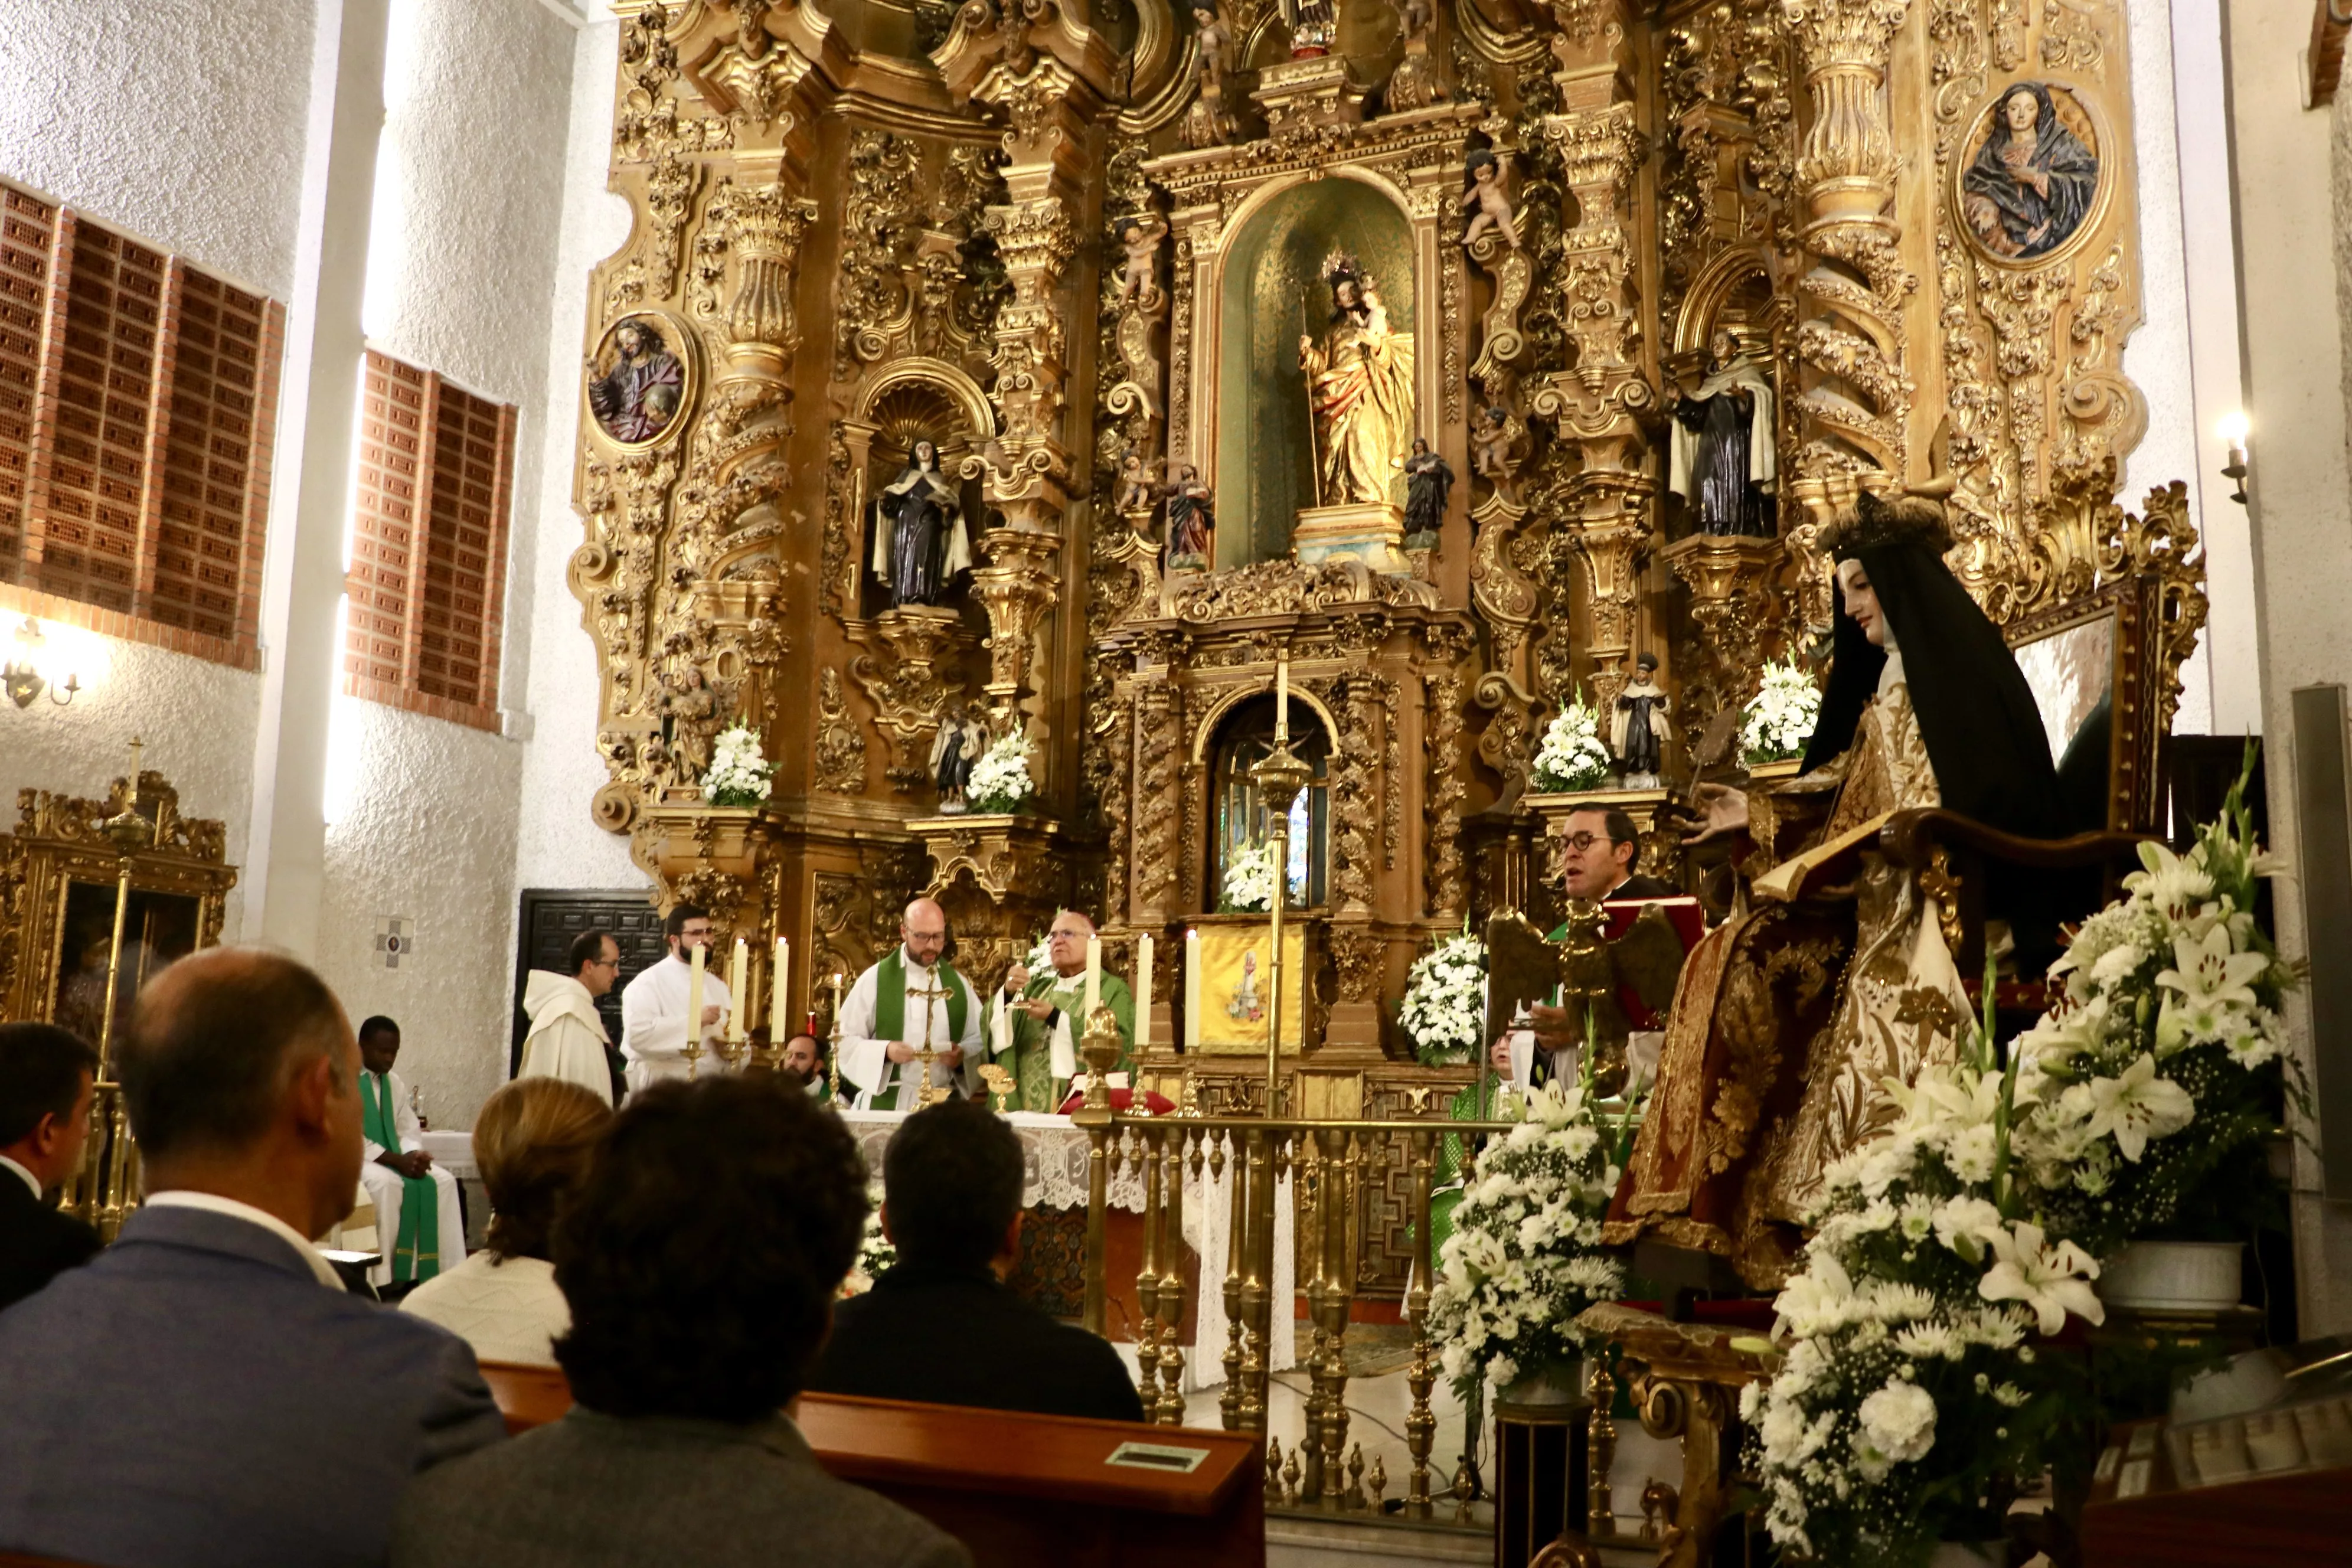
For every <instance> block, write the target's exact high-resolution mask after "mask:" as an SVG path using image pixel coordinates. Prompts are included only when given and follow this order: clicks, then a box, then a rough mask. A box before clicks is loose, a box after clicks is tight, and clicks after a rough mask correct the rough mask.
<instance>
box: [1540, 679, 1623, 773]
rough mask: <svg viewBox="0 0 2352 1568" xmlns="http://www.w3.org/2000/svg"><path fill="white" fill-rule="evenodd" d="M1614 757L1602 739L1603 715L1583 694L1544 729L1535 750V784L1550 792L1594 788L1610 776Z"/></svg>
mask: <svg viewBox="0 0 2352 1568" xmlns="http://www.w3.org/2000/svg"><path fill="white" fill-rule="evenodd" d="M1611 763H1612V758H1611V757H1610V755H1609V747H1608V745H1607V743H1606V742H1603V741H1602V740H1601V715H1600V714H1599V713H1597V712H1595V711H1594V710H1592V709H1591V708H1588V707H1586V706H1585V703H1584V699H1582V698H1581V697H1580V698H1578V699H1577V700H1575V701H1573V702H1571V703H1570V704H1569V705H1568V706H1567V707H1566V708H1564V709H1562V710H1560V712H1559V717H1558V718H1556V719H1554V720H1553V721H1551V723H1550V725H1549V728H1547V729H1546V730H1545V731H1544V738H1543V745H1542V746H1541V747H1540V748H1538V751H1537V752H1536V761H1535V767H1534V769H1533V772H1534V775H1535V786H1536V788H1537V789H1538V790H1541V791H1543V792H1544V793H1546V794H1548V795H1557V794H1559V793H1561V792H1563V791H1569V790H1581V789H1594V788H1597V787H1599V786H1600V785H1601V784H1602V783H1603V782H1605V781H1606V780H1607V779H1608V777H1609V769H1610V765H1611Z"/></svg>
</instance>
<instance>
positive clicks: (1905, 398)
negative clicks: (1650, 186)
mask: <svg viewBox="0 0 2352 1568" xmlns="http://www.w3.org/2000/svg"><path fill="white" fill-rule="evenodd" d="M1907 9H1908V0H1784V4H1783V5H1782V6H1781V16H1782V19H1783V21H1784V22H1785V23H1786V25H1787V26H1788V28H1789V31H1790V35H1791V36H1792V37H1794V39H1795V40H1796V44H1797V50H1798V56H1799V59H1800V60H1801V64H1802V68H1803V70H1804V79H1805V88H1806V91H1807V93H1808V94H1809V96H1810V97H1811V107H1812V115H1811V122H1810V123H1809V124H1808V125H1807V126H1806V128H1805V132H1804V135H1803V138H1802V140H1801V142H1800V144H1799V146H1798V149H1797V189H1798V193H1799V195H1800V199H1801V203H1802V207H1803V214H1804V220H1805V221H1804V226H1803V228H1802V229H1801V232H1800V239H1801V243H1802V245H1803V247H1804V252H1805V270H1804V272H1803V275H1802V276H1801V277H1800V278H1799V279H1798V280H1797V291H1798V296H1799V300H1800V305H1799V324H1798V328H1797V358H1798V361H1799V364H1800V369H1801V390H1800V391H1799V392H1798V393H1797V395H1796V396H1795V398H1794V399H1793V400H1792V401H1793V403H1794V405H1795V412H1796V415H1797V417H1798V423H1799V429H1800V434H1801V446H1800V450H1799V451H1798V454H1797V458H1796V461H1795V462H1794V463H1793V464H1792V465H1790V468H1792V469H1793V471H1794V474H1795V478H1794V479H1791V480H1790V483H1789V493H1790V495H1791V496H1792V497H1794V499H1795V500H1797V501H1798V502H1799V504H1800V505H1801V506H1802V507H1803V509H1804V514H1805V515H1804V517H1803V518H1802V520H1801V521H1794V520H1791V521H1793V526H1790V525H1788V524H1786V523H1784V527H1786V531H1787V534H1788V540H1789V545H1790V554H1791V556H1792V557H1793V559H1794V561H1795V563H1796V566H1797V570H1798V574H1799V581H1800V584H1801V610H1802V613H1803V616H1804V618H1805V620H1806V622H1807V623H1808V624H1810V625H1811V626H1816V627H1821V626H1828V624H1829V621H1830V605H1831V600H1830V590H1829V579H1828V569H1827V564H1826V562H1825V561H1824V560H1823V558H1822V555H1821V553H1820V552H1819V551H1818V550H1817V549H1816V548H1815V547H1814V543H1813V540H1814V536H1815V535H1816V533H1817V532H1818V531H1819V530H1820V528H1821V526H1822V524H1823V523H1826V522H1827V521H1829V519H1830V517H1831V516H1832V514H1833V513H1834V512H1835V510H1836V509H1837V508H1838V507H1839V506H1840V505H1842V504H1843V503H1845V502H1847V501H1850V500H1852V499H1853V496H1854V495H1855V493H1856V492H1857V491H1858V490H1859V489H1863V488H1864V487H1868V488H1872V489H1879V488H1883V487H1887V486H1899V485H1900V484H1901V483H1902V482H1903V480H1904V478H1905V473H1906V445H1907V442H1906V432H1905V428H1904V426H1905V422H1906V419H1907V418H1908V416H1909V414H1910V409H1911V396H1912V392H1913V390H1914V386H1913V382H1912V378H1911V376H1910V374H1909V372H1908V370H1907V368H1906V353H1905V346H1904V328H1903V309H1904V305H1905V302H1906V300H1907V299H1908V298H1909V296H1910V294H1911V291H1912V289H1913V288H1914V286H1915V285H1916V281H1917V279H1916V278H1915V277H1914V276H1913V274H1912V273H1911V271H1910V270H1909V269H1908V268H1906V266H1905V265H1904V260H1903V257H1902V253H1901V240H1902V232H1903V231H1902V226H1901V225H1900V224H1899V223H1898V222H1897V221H1896V218H1895V211H1894V208H1895V180H1896V177H1897V175H1898V174H1900V172H1901V170H1902V166H1903V159H1902V157H1901V155H1900V154H1899V153H1897V152H1896V150H1895V136H1894V132H1893V130H1892V128H1891V126H1890V124H1889V122H1888V117H1887V102H1886V71H1887V61H1888V58H1889V54H1890V51H1891V49H1892V47H1893V45H1894V39H1895V33H1896V32H1897V31H1898V30H1899V29H1900V28H1901V27H1902V26H1903V20H1904V16H1905V13H1906V11H1907Z"/></svg>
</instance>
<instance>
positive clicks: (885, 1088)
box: [841, 899, 981, 1110]
mask: <svg viewBox="0 0 2352 1568" xmlns="http://www.w3.org/2000/svg"><path fill="white" fill-rule="evenodd" d="M898 938H899V943H898V946H897V947H895V948H893V949H892V950H891V951H890V952H887V953H884V954H883V955H882V961H881V962H880V963H877V964H875V965H874V966H873V967H872V968H871V969H868V970H867V971H866V973H863V974H861V975H859V976H858V977H857V984H856V985H853V986H851V987H850V990H849V994H848V995H847V996H845V997H844V998H843V999H842V1004H841V1078H842V1082H843V1083H844V1084H845V1086H849V1087H853V1088H855V1089H856V1090H857V1099H856V1101H855V1104H856V1109H858V1110H914V1109H915V1108H916V1107H915V1096H914V1093H913V1089H914V1086H915V1082H916V1076H917V1070H918V1069H917V1068H916V1066H915V1064H916V1063H917V1062H918V1061H919V1058H920V1050H921V1046H922V1042H923V1041H924V1040H925V1039H926V1038H927V1037H928V1039H929V1042H930V1047H931V1051H932V1056H931V1083H932V1085H933V1087H935V1088H940V1089H947V1090H948V1091H949V1092H950V1093H952V1094H961V1095H967V1096H968V1095H970V1094H971V1091H972V1086H973V1084H974V1083H975V1082H976V1081H977V1080H978V1076H979V1075H978V1070H977V1069H978V1068H979V1066H980V1060H981V1052H980V1031H981V1005H980V998H979V997H978V996H977V995H976V994H974V993H973V991H972V988H971V982H970V981H968V980H966V979H965V978H964V977H963V976H962V975H961V974H958V973H956V972H955V968H954V966H953V965H951V964H950V963H946V962H945V961H944V960H943V959H942V958H941V957H940V954H941V953H943V952H946V951H947V945H948V917H947V911H946V910H942V909H940V906H939V905H937V904H935V903H933V902H932V901H931V900H929V899H917V900H915V901H914V902H913V903H911V904H908V906H907V912H906V913H905V914H904V915H903V916H901V917H900V919H899V921H898ZM927 1031H928V1033H927Z"/></svg>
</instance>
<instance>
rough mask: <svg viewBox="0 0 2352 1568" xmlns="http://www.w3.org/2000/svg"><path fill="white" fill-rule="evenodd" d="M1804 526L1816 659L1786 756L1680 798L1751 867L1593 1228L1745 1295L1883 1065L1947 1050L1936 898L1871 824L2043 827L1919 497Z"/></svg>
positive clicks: (2008, 675) (1784, 1266)
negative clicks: (1953, 820) (1603, 1222)
mask: <svg viewBox="0 0 2352 1568" xmlns="http://www.w3.org/2000/svg"><path fill="white" fill-rule="evenodd" d="M1821 542H1822V548H1823V549H1825V550H1826V551H1827V552H1829V554H1830V556H1831V559H1832V561H1833V562H1835V563H1836V580H1837V586H1836V602H1837V612H1836V614H1837V619H1836V630H1835V654H1834V660H1835V662H1834V663H1833V665H1832V668H1831V671H1830V679H1829V687H1828V690H1827V691H1826V692H1825V694H1824V695H1823V698H1822V710H1821V718H1820V721H1818V724H1817V726H1816V728H1815V730H1814V731H1813V736H1812V741H1811V744H1810V745H1809V746H1808V747H1807V748H1806V752H1805V759H1804V772H1803V773H1801V775H1800V776H1799V777H1797V778H1796V779H1794V780H1792V781H1790V783H1788V784H1783V785H1781V786H1780V787H1779V788H1778V789H1776V790H1774V791H1772V792H1770V793H1769V794H1762V793H1759V794H1756V795H1745V794H1742V793H1740V792H1738V791H1736V790H1730V789H1727V788H1724V787H1723V786H1720V785H1701V786H1700V787H1699V789H1698V791H1697V798H1698V802H1699V804H1700V805H1702V806H1703V807H1704V808H1705V809H1706V813H1707V820H1706V825H1705V827H1704V830H1703V831H1702V832H1701V833H1699V834H1698V835H1697V836H1696V837H1715V836H1717V835H1718V834H1724V833H1734V832H1738V833H1745V834H1746V835H1747V836H1748V838H1749V839H1750V840H1751V841H1752V843H1753V846H1754V851H1755V852H1754V854H1753V856H1752V857H1751V858H1749V859H1748V861H1747V863H1746V864H1747V867H1748V868H1752V869H1758V870H1761V873H1762V874H1760V875H1758V876H1756V877H1755V878H1754V879H1753V882H1752V884H1751V888H1752V891H1753V895H1754V898H1753V901H1752V904H1751V908H1750V909H1749V910H1748V913H1747V914H1745V915H1743V916H1740V917H1738V918H1737V919H1734V920H1731V921H1727V922H1726V923H1724V924H1723V925H1721V926H1718V927H1717V928H1716V930H1715V931H1712V932H1711V933H1709V934H1708V936H1707V937H1706V940H1705V941H1704V942H1701V943H1700V944H1699V945H1698V947H1697V948H1696V951H1694V952H1692V953H1691V955H1690V959H1689V962H1688V963H1687V964H1686V965H1685V968H1684V971H1683V978H1682V986H1681V989H1680V991H1679V992H1678V993H1677V994H1675V1005H1674V1010H1673V1014H1672V1016H1671V1018H1670V1019H1669V1021H1668V1023H1667V1026H1666V1039H1665V1045H1664V1050H1663V1053H1662V1055H1661V1058H1660V1060H1659V1065H1658V1088H1657V1090H1656V1093H1655V1094H1654V1097H1653V1099H1652V1100H1651V1102H1650V1109H1649V1113H1648V1115H1647V1116H1646V1117H1645V1118H1644V1119H1643V1124H1642V1131H1641V1133H1640V1136H1639V1138H1638V1139H1637V1140H1636V1142H1635V1143H1634V1146H1633V1159H1632V1161H1631V1163H1629V1165H1628V1167H1627V1170H1626V1174H1625V1180H1624V1182H1623V1183H1622V1184H1621V1185H1620V1186H1619V1188H1618V1191H1617V1197H1616V1201H1615V1203H1614V1204H1613V1205H1612V1207H1611V1210H1610V1215H1609V1221H1608V1224H1607V1226H1606V1227H1605V1229H1604V1235H1605V1236H1606V1237H1607V1239H1608V1240H1609V1242H1610V1243H1611V1244H1612V1245H1622V1244H1625V1243H1627V1242H1631V1241H1633V1240H1636V1239H1637V1238H1640V1237H1643V1236H1645V1235H1646V1236H1652V1237H1656V1238H1657V1239H1659V1240H1661V1241H1664V1242H1666V1243H1669V1244H1672V1245H1675V1246H1680V1247H1695V1248H1701V1249H1704V1250H1706V1251H1708V1252H1713V1253H1716V1254H1717V1255H1719V1256H1721V1257H1724V1258H1728V1259H1729V1260H1730V1261H1731V1262H1732V1264H1733V1265H1734V1266H1735V1267H1737V1268H1738V1270H1739V1271H1740V1273H1741V1274H1742V1275H1743V1276H1744V1277H1745V1278H1746V1279H1748V1282H1749V1283H1750V1284H1751V1285H1753V1286H1755V1287H1757V1288H1759V1289H1778V1288H1779V1287H1780V1284H1781V1283H1782V1281H1783V1280H1784V1279H1785V1278H1786V1276H1787V1274H1788V1272H1789V1269H1790V1265H1791V1261H1792V1259H1793V1258H1794V1256H1795V1249H1796V1247H1797V1246H1798V1243H1799V1238H1800V1237H1801V1229H1800V1227H1801V1225H1802V1224H1803V1222H1804V1219H1805V1216H1806V1215H1807V1213H1808V1211H1809V1210H1810V1208H1811V1205H1812V1204H1813V1202H1814V1199H1815V1197H1816V1196H1817V1194H1819V1192H1820V1190H1821V1185H1822V1173H1823V1172H1824V1170H1825V1169H1826V1168H1827V1167H1828V1166H1829V1165H1830V1164H1831V1163H1832V1162H1833V1161H1835V1160H1837V1159H1838V1158H1839V1157H1841V1156H1842V1155H1844V1154H1846V1153H1847V1152H1851V1151H1852V1150H1853V1149H1854V1148H1855V1147H1857V1146H1858V1145H1860V1144H1861V1143H1863V1142H1866V1141H1867V1140H1868V1139H1870V1138H1872V1137H1874V1136H1875V1135H1876V1134H1877V1133H1878V1132H1879V1131H1882V1130H1884V1129H1885V1128H1886V1127H1887V1126H1889V1125H1891V1124H1892V1123H1893V1122H1894V1121H1895V1119H1896V1116H1897V1113H1898V1112H1897V1107H1896V1106H1895V1102H1894V1100H1892V1099H1891V1098H1890V1097H1889V1096H1888V1094H1887V1092H1886V1090H1885V1088H1884V1087H1883V1085H1884V1083H1885V1080H1886V1079H1896V1080H1898V1081H1900V1082H1905V1083H1907V1082H1910V1081H1912V1080H1913V1079H1916V1077H1917V1076H1918V1072H1919V1069H1920V1068H1921V1067H1922V1066H1923V1065H1925V1064H1927V1063H1929V1062H1948V1061H1952V1060H1955V1059H1957V1058H1958V1052H1959V1037H1960V1033H1961V1032H1962V1031H1964V1030H1965V1028H1966V1026H1967V1019H1968V1005H1967V996H1966V994H1965V993H1964V992H1963V991H1962V989H1961V986H1960V976H1959V973H1958V970H1957V968H1956V967H1955V966H1954V964H1953V962H1952V955H1951V953H1950V952H1949V950H1948V948H1947V947H1946V946H1945V944H1944V938H1943V933H1942V929H1941V926H1940V924H1939V922H1938V921H1937V906H1936V904H1935V902H1934V901H1933V900H1930V899H1928V898H1927V897H1926V896H1925V895H1924V894H1923V893H1922V891H1921V889H1920V888H1919V886H1918V884H1917V881H1916V879H1915V878H1914V877H1913V876H1912V875H1911V874H1910V873H1908V872H1907V871H1906V870H1905V869H1904V868H1901V867H1899V866H1897V865H1895V864H1894V863H1893V862H1891V861H1889V860H1887V859H1886V858H1885V857H1884V856H1882V855H1881V853H1880V852H1879V850H1878V848H1877V843H1878V830H1879V829H1880V828H1881V827H1882V826H1885V823H1886V821H1887V819H1888V818H1889V817H1890V816H1893V815H1894V814H1895V812H1898V811H1903V810H1906V809H1912V808H1916V807H1926V806H1941V807H1942V808H1944V809H1945V810H1947V811H1951V812H1955V813H1958V814H1959V815H1961V816H1968V817H1972V818H1974V819H1975V820H1977V821H1979V822H1981V823H1983V824H1985V825H1986V826H1990V827H1994V828H1998V829H2000V830H2001V831H2003V832H2006V833H2011V834H2015V835H2018V836H2020V837H2029V838H2046V837H2054V836H2055V835H2056V834H2057V833H2058V832H2059V831H2060V826H2059V823H2058V820H2057V818H2058V812H2057V806H2056V800H2057V780H2056V776H2055V773H2054V772H2053V768H2052V766H2051V762H2050V745H2049V741H2048V739H2047V738H2046V735H2045V732H2044V731H2043V729H2042V720H2041V717H2040V715H2039V713H2038V712H2037V710H2035V707H2034V702H2033V693H2032V689H2030V688H2029V687H2028V686H2027V685H2026V681H2025V677H2024V675H2023V673H2022V672H2021V671H2020V670H2019V668H2018V667H2017V661H2016V659H2015V658H2012V657H2011V653H2010V651H2009V647H2008V645H2007V644H2006V643H2005V642H2003V641H2002V639H2001V635H2000V631H1999V629H1998V628H1996V627H1995V626H1993V624H1992V623H1991V622H1990V620H1988V619H1986V618H1985V615H1984V612H1983V611H1982V610H1980V609H1979V608H1978V607H1977V603H1976V601H1975V600H1974V599H1971V598H1970V597H1969V594H1968V590H1967V589H1965V588H1963V587H1962V586H1961V585H1960V583H1959V580H1958V578H1956V577H1954V576H1953V575H1952V574H1951V572H1950V570H1949V569H1948V568H1947V567H1946V566H1945V564H1944V552H1945V551H1946V549H1948V547H1949V545H1950V543H1951V540H1950V536H1949V534H1948V532H1947V531H1946V525H1945V521H1944V512H1943V508H1942V506H1941V505H1940V504H1939V503H1938V502H1937V501H1936V500H1930V499H1927V498H1926V497H1923V496H1919V495H1916V494H1915V495H1912V496H1907V497H1902V498H1898V499H1895V500H1880V499H1879V498H1877V497H1875V496H1873V495H1869V494H1867V493H1865V494H1864V495H1863V496H1862V497H1861V498H1860V500H1858V501H1857V502H1856V504H1855V505H1854V506H1853V507H1851V508H1849V509H1848V510H1845V511H1844V512H1843V513H1842V514H1840V516H1839V517H1838V518H1837V519H1836V520H1835V521H1832V524H1831V525H1830V526H1829V527H1828V528H1826V529H1824V530H1823V531H1822V536H1821ZM1765 867H1769V870H1762V868H1765ZM2000 891H2001V889H2000V886H1999V885H1998V884H1996V885H1995V887H1994V889H1993V892H1994V895H1995V897H1994V899H1993V900H1992V906H1993V908H1994V910H1995V912H1996V913H1999V912H2002V911H2001V910H2000Z"/></svg>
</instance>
